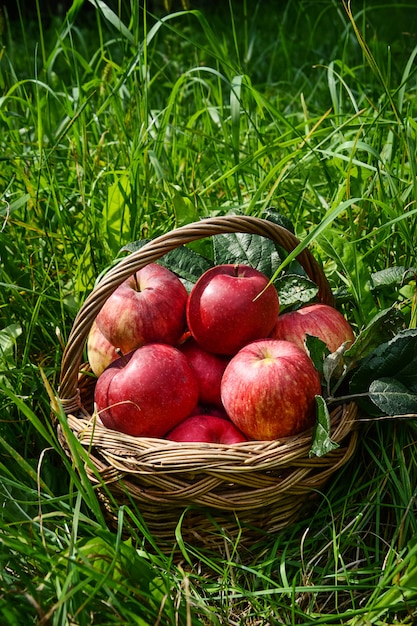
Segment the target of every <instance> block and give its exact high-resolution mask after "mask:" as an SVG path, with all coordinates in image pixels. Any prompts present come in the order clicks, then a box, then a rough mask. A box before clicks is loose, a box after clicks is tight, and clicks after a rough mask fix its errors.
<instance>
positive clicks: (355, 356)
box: [345, 307, 404, 369]
mask: <svg viewBox="0 0 417 626" xmlns="http://www.w3.org/2000/svg"><path fill="white" fill-rule="evenodd" d="M403 325H404V317H403V315H402V313H401V311H399V310H398V309H396V308H394V307H391V308H388V309H384V310H383V311H380V312H379V313H377V314H376V315H375V316H374V317H373V318H372V319H371V320H370V322H369V323H368V324H367V326H366V327H365V328H363V329H362V330H361V331H360V332H359V334H358V336H357V337H356V339H355V341H354V342H353V344H352V345H351V346H350V347H349V348H348V349H347V350H346V352H345V361H346V363H347V365H348V367H349V369H353V368H354V367H355V366H356V365H357V364H358V363H359V361H361V360H362V359H364V358H365V357H366V356H367V355H368V354H370V353H371V352H372V350H374V349H375V348H377V347H378V346H379V345H381V344H382V343H384V342H386V341H389V340H390V339H392V338H393V337H395V335H396V334H397V333H398V332H399V331H400V330H401V329H402V328H403Z"/></svg>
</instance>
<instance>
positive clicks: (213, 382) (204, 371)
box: [179, 337, 230, 407]
mask: <svg viewBox="0 0 417 626" xmlns="http://www.w3.org/2000/svg"><path fill="white" fill-rule="evenodd" d="M179 349H180V350H181V352H182V353H183V354H185V356H186V357H187V359H188V362H189V364H190V365H191V367H192V369H193V370H194V372H195V375H196V377H197V380H198V383H199V389H200V392H199V399H198V401H199V403H200V404H203V405H212V406H216V407H222V401H221V398H220V383H221V380H222V376H223V372H224V370H225V369H226V365H227V364H228V362H229V360H230V359H229V357H226V356H223V355H220V354H214V353H213V352H207V350H204V349H203V348H202V347H201V346H200V345H199V344H198V343H197V342H196V341H195V339H193V337H189V338H188V339H187V340H186V341H185V342H184V343H183V344H182V345H181V346H179Z"/></svg>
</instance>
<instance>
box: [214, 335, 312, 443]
mask: <svg viewBox="0 0 417 626" xmlns="http://www.w3.org/2000/svg"><path fill="white" fill-rule="evenodd" d="M320 393H321V385H320V377H319V374H318V372H317V370H316V369H315V368H314V366H313V363H312V361H311V359H310V357H309V356H308V355H307V354H306V353H305V351H304V350H301V348H298V347H297V346H295V345H294V344H292V343H290V342H289V341H281V340H275V339H259V340H258V341H254V342H252V343H250V344H249V345H247V346H245V347H244V348H242V349H241V350H240V351H239V352H238V353H237V354H236V355H235V356H234V357H233V358H232V359H231V361H230V363H229V364H228V366H227V367H226V370H225V372H224V375H223V379H222V386H221V396H222V401H223V405H224V408H225V409H226V412H227V414H228V415H229V417H230V419H231V420H232V422H233V423H234V424H235V425H236V426H237V427H238V428H239V429H240V430H241V431H242V432H243V433H244V434H245V435H247V437H249V438H250V439H256V440H272V439H280V438H281V437H287V436H290V435H296V434H297V433H299V432H301V431H303V430H306V429H308V428H309V427H311V426H312V425H313V424H314V420H315V396H316V395H319V394H320Z"/></svg>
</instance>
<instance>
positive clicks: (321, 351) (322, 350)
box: [305, 334, 330, 375]
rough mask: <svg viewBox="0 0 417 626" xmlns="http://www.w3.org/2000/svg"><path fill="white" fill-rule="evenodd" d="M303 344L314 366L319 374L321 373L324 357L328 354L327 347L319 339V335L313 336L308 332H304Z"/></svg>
mask: <svg viewBox="0 0 417 626" xmlns="http://www.w3.org/2000/svg"><path fill="white" fill-rule="evenodd" d="M305 346H306V348H307V352H308V354H309V356H310V359H311V360H312V361H313V365H314V367H315V368H316V370H317V371H318V372H319V374H321V375H323V366H324V361H325V359H326V357H327V356H328V355H329V354H330V350H329V348H328V347H327V346H326V344H325V342H324V341H322V340H321V339H319V337H314V336H313V335H309V334H306V338H305Z"/></svg>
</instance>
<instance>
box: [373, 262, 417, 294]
mask: <svg viewBox="0 0 417 626" xmlns="http://www.w3.org/2000/svg"><path fill="white" fill-rule="evenodd" d="M415 274H416V270H415V268H414V267H409V268H406V267H403V266H395V267H387V268H386V269H383V270H381V271H379V272H374V273H373V274H371V289H372V290H373V291H375V290H378V289H382V288H383V287H390V286H392V285H394V286H401V285H403V284H404V283H405V282H406V281H407V280H412V279H413V278H415Z"/></svg>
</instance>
